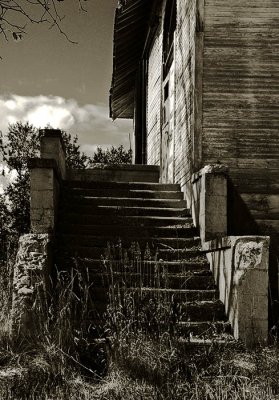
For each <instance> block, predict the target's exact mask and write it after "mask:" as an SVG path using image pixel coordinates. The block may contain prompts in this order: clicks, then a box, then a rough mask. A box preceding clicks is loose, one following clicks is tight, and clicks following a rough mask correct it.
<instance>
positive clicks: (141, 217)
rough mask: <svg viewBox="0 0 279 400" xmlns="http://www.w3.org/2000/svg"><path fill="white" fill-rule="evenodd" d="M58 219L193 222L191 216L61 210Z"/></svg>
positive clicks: (119, 222) (121, 221) (164, 222)
mask: <svg viewBox="0 0 279 400" xmlns="http://www.w3.org/2000/svg"><path fill="white" fill-rule="evenodd" d="M60 219H61V220H62V221H63V219H64V220H68V221H69V220H70V221H72V222H75V221H78V222H80V223H84V222H85V223H86V224H92V225H95V224H96V223H98V222H99V221H101V222H102V223H103V224H105V223H106V224H109V223H110V224H121V225H123V226H125V225H129V224H135V223H139V224H141V223H146V224H147V223H148V224H152V223H157V222H159V223H162V224H166V225H179V226H180V225H183V226H184V225H186V226H187V225H189V224H192V223H193V220H192V218H191V217H169V216H168V217H164V216H153V215H151V216H150V215H129V216H124V215H93V214H84V213H82V214H80V213H77V212H63V213H61V215H60Z"/></svg>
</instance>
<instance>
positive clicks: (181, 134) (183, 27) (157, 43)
mask: <svg viewBox="0 0 279 400" xmlns="http://www.w3.org/2000/svg"><path fill="white" fill-rule="evenodd" d="M165 4H166V2H165V1H164V2H163V3H162V9H161V10H160V13H161V15H164V8H165ZM195 10H196V0H177V28H176V34H175V81H176V87H175V121H174V131H175V136H174V159H175V163H174V181H175V182H177V183H180V184H181V185H182V187H183V188H185V187H186V183H187V182H190V179H191V174H192V172H193V171H192V147H193V129H194V126H193V125H194V115H193V113H194V75H195V71H194V69H195V59H194V58H195V23H196V16H195V13H196V11H195ZM162 49H163V17H162V19H161V23H160V26H159V28H158V31H157V34H156V37H155V39H154V41H153V44H152V47H151V51H150V54H149V60H148V87H147V162H148V164H156V165H159V164H160V157H161V154H160V152H161V149H160V141H161V128H160V125H161V106H162V59H163V55H162Z"/></svg>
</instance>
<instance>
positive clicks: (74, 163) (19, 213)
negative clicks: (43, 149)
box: [0, 122, 89, 238]
mask: <svg viewBox="0 0 279 400" xmlns="http://www.w3.org/2000/svg"><path fill="white" fill-rule="evenodd" d="M40 137H41V133H40V131H39V130H38V129H36V128H35V127H34V126H32V125H31V124H29V123H28V122H27V123H22V122H17V123H15V124H11V125H9V128H8V133H7V135H6V136H4V135H3V133H2V132H0V155H2V158H3V162H4V163H5V164H6V165H7V167H8V168H9V169H10V170H16V172H17V177H16V179H15V180H14V181H13V182H12V183H10V184H8V186H7V188H6V189H5V193H4V194H5V196H4V197H3V196H2V198H0V208H1V207H2V210H4V211H3V212H5V213H6V219H5V227H6V230H7V229H8V231H9V233H10V235H21V234H23V233H26V232H29V229H30V222H29V215H30V200H29V196H30V179H29V178H30V176H29V170H28V168H27V162H28V159H29V158H30V157H36V156H38V155H39V149H40ZM62 137H63V141H64V145H65V151H66V165H67V167H68V168H85V167H86V166H87V164H88V162H89V158H88V157H87V156H86V155H85V154H84V153H81V151H80V147H79V145H78V138H77V136H75V137H74V138H72V137H71V135H70V134H67V133H66V132H62ZM7 201H8V203H7ZM3 232H4V231H3ZM1 234H2V233H0V235H1ZM6 234H7V233H6ZM2 238H3V235H2Z"/></svg>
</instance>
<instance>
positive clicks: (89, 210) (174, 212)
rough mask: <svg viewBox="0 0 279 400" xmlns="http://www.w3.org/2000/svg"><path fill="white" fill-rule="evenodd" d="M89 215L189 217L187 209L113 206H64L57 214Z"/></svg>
mask: <svg viewBox="0 0 279 400" xmlns="http://www.w3.org/2000/svg"><path fill="white" fill-rule="evenodd" d="M73 212H75V213H78V214H81V213H82V214H89V215H96V214H97V215H107V216H111V215H112V216H113V215H119V216H127V217H129V216H134V217H138V216H144V217H149V216H150V217H156V216H157V217H168V218H169V217H173V218H178V217H181V218H185V217H191V215H190V211H189V209H188V208H166V207H138V206H137V207H128V206H119V205H117V206H115V205H94V206H90V205H79V206H76V205H75V204H66V205H62V206H61V207H60V210H59V214H60V215H63V214H67V213H73Z"/></svg>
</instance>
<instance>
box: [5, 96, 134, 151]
mask: <svg viewBox="0 0 279 400" xmlns="http://www.w3.org/2000/svg"><path fill="white" fill-rule="evenodd" d="M17 121H22V122H26V121H29V122H30V123H31V124H33V125H34V126H35V127H37V128H44V127H45V126H46V125H47V124H50V125H51V126H52V127H53V128H60V129H64V130H65V131H67V132H69V133H71V134H77V135H78V137H79V142H80V144H81V148H82V150H83V151H86V152H87V153H92V152H93V151H94V150H95V149H96V147H97V145H100V146H104V147H109V146H110V145H119V144H123V145H124V146H125V147H129V145H130V144H129V133H130V134H131V132H132V122H131V121H129V120H117V121H114V122H113V121H112V120H111V119H110V118H109V110H108V107H107V106H105V105H94V104H85V105H79V104H78V103H77V101H76V100H74V99H65V98H63V97H59V96H42V95H41V96H33V97H31V96H28V97H27V96H18V95H16V94H11V95H6V96H0V130H2V131H3V132H6V131H7V128H8V124H11V123H15V122H17Z"/></svg>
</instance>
